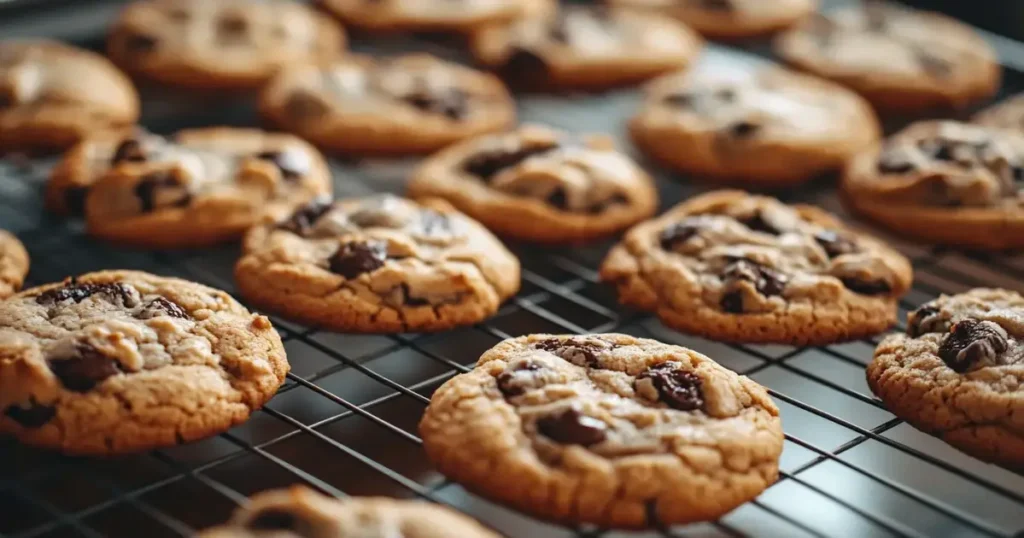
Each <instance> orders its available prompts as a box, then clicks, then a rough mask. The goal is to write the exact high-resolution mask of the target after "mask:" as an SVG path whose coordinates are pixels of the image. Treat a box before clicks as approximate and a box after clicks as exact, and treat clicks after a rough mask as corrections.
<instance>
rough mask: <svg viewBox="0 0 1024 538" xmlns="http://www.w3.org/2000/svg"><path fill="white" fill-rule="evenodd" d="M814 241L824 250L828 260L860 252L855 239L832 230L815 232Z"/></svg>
mask: <svg viewBox="0 0 1024 538" xmlns="http://www.w3.org/2000/svg"><path fill="white" fill-rule="evenodd" d="M814 240H815V241H817V242H818V244H819V245H821V248H823V249H825V253H826V254H828V257H829V258H835V257H838V256H842V255H843V254H853V253H854V252H857V251H859V250H860V248H859V247H858V246H857V241H856V240H855V239H853V238H852V237H848V236H846V235H843V234H840V233H838V232H834V231H832V230H822V231H820V232H815V233H814Z"/></svg>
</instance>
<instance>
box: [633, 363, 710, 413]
mask: <svg viewBox="0 0 1024 538" xmlns="http://www.w3.org/2000/svg"><path fill="white" fill-rule="evenodd" d="M640 379H650V380H651V383H653V384H654V388H655V389H657V391H658V399H659V401H661V402H662V403H664V404H666V405H668V406H669V407H672V408H674V409H679V410H681V411H695V410H698V409H701V408H703V407H704V395H703V393H702V392H701V379H700V377H698V376H697V375H696V374H693V373H690V372H687V371H686V370H684V369H683V365H682V364H680V363H678V362H675V361H669V362H663V363H661V364H658V365H655V366H652V367H650V368H648V369H647V370H646V371H645V372H643V373H641V374H640V375H638V376H637V380H640Z"/></svg>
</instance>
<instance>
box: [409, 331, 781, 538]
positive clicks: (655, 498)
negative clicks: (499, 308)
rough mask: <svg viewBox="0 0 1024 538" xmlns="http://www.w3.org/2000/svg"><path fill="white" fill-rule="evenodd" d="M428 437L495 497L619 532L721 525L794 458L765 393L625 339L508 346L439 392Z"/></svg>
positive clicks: (440, 461) (445, 469)
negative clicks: (783, 457)
mask: <svg viewBox="0 0 1024 538" xmlns="http://www.w3.org/2000/svg"><path fill="white" fill-rule="evenodd" d="M420 435H421V437H422V438H423V447H424V448H425V449H426V451H427V455H428V456H429V457H430V459H431V460H432V461H433V462H434V464H435V465H436V466H437V467H438V469H439V470H440V471H441V472H442V473H444V474H445V475H447V476H448V477H449V478H451V479H452V480H454V481H456V482H459V483H460V484H462V485H463V486H465V487H467V488H468V489H471V490H473V491H475V492H477V493H479V494H481V495H483V496H485V497H490V498H492V499H494V500H496V501H500V502H502V503H504V504H507V505H509V506H512V507H514V508H516V509H519V510H522V511H524V512H527V513H529V514H531V515H534V516H537V517H541V518H544V519H550V520H555V521H560V522H564V523H593V524H595V525H598V526H601V527H618V528H639V527H646V526H654V525H658V524H664V525H671V524H681V523H690V522H695V521H710V520H714V519H717V518H718V517H720V516H722V515H724V514H725V513H727V512H729V511H730V510H732V509H733V508H735V507H737V506H739V505H740V504H742V503H744V502H746V501H749V500H751V499H753V498H754V497H756V496H757V495H758V494H759V493H760V492H761V491H762V490H764V489H765V488H766V487H768V486H769V485H771V484H772V483H773V482H774V481H775V479H776V477H777V474H778V460H779V454H780V453H781V452H782V426H781V422H780V419H779V411H778V409H777V408H776V407H775V404H774V403H772V401H771V399H770V398H769V397H768V394H767V393H766V391H765V389H764V388H763V387H761V386H760V385H758V384H756V383H754V382H753V381H751V380H750V379H748V378H746V377H744V376H739V375H737V374H735V373H733V372H731V371H729V370H727V369H725V368H723V367H722V366H720V365H718V364H717V363H715V362H714V361H712V360H711V359H709V358H708V357H705V356H704V355H701V354H700V353H697V352H695V351H691V350H689V349H686V348H683V347H678V346H670V345H666V344H662V343H660V342H657V341H654V340H646V339H639V338H633V337H632V336H626V335H622V334H603V335H590V336H552V335H530V336H524V337H521V338H514V339H509V340H505V341H504V342H502V343H500V344H498V345H497V346H495V347H494V348H492V349H490V350H489V351H487V352H486V353H484V355H483V356H482V357H480V361H479V362H478V363H477V365H476V368H474V369H473V370H472V371H470V372H469V373H466V374H462V375H459V376H457V377H455V378H452V379H450V380H448V382H446V383H445V384H444V385H442V386H441V387H440V388H438V389H437V391H436V392H434V395H433V397H432V398H431V400H430V405H429V406H428V407H427V410H426V413H425V414H424V415H423V419H422V421H421V422H420Z"/></svg>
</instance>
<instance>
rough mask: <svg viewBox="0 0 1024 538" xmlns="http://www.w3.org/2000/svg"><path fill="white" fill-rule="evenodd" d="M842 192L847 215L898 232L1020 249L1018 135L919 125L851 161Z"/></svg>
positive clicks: (1023, 142) (1022, 191) (1023, 173)
mask: <svg viewBox="0 0 1024 538" xmlns="http://www.w3.org/2000/svg"><path fill="white" fill-rule="evenodd" d="M841 192H842V194H843V201H844V202H845V203H846V205H847V206H849V207H850V208H851V209H852V210H854V211H857V212H858V213H860V214H862V215H864V216H866V217H868V218H870V219H872V220H874V221H876V222H878V223H880V224H882V225H884V226H886V227H888V228H891V229H892V230H893V231H895V232H899V233H901V234H906V235H909V236H913V237H916V238H919V239H923V240H926V241H931V242H936V243H943V244H949V245H958V246H963V247H971V248H983V249H1006V248H1019V247H1024V134H1018V133H1017V132H1014V131H1005V130H1000V129H995V128H990V127H984V126H978V125H971V124H967V123H959V122H954V121H924V122H918V123H915V124H913V125H911V126H909V127H907V128H906V129H904V130H903V131H901V132H899V133H897V134H895V135H893V136H892V137H890V138H889V139H888V140H886V141H885V142H884V144H882V145H880V146H876V147H874V148H870V149H869V150H867V151H865V152H864V153H862V154H861V155H859V156H857V157H856V158H855V159H853V160H852V161H851V162H850V163H849V165H848V166H847V168H846V172H845V174H844V177H843V182H842V186H841Z"/></svg>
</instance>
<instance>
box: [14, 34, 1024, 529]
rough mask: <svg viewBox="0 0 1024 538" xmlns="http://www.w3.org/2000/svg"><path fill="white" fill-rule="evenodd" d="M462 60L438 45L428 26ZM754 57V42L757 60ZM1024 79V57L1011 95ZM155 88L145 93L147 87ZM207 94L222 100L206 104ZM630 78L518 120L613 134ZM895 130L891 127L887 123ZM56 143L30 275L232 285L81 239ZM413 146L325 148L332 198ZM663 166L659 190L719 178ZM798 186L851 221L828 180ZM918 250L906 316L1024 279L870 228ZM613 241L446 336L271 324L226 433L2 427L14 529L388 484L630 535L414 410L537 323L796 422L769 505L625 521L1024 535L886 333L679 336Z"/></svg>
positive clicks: (366, 187)
mask: <svg viewBox="0 0 1024 538" xmlns="http://www.w3.org/2000/svg"><path fill="white" fill-rule="evenodd" d="M415 48H418V49H423V48H427V49H430V50H432V51H434V52H437V53H441V54H444V55H447V56H450V55H451V53H450V51H449V50H447V49H446V48H445V47H444V46H443V45H439V44H437V43H435V42H418V43H416V44H415ZM747 52H753V53H754V56H751V55H748V54H747ZM758 54H762V55H763V51H759V50H757V49H750V50H748V51H746V52H741V51H737V50H734V49H722V48H712V49H711V50H710V51H709V53H708V54H707V55H705V58H704V61H703V64H702V66H698V68H715V67H716V66H719V65H721V64H722V63H737V62H738V63H740V64H742V63H745V62H752V61H753V62H756V61H758V60H757V59H756V56H757V55H758ZM1022 89H1024V74H1022V73H1021V72H1018V71H1009V72H1008V73H1007V77H1006V88H1004V92H1003V93H1004V94H1006V93H1013V92H1015V91H1018V90H1022ZM147 92H148V90H147ZM144 96H145V99H147V100H148V102H149V103H155V102H160V103H162V104H161V106H159V107H146V108H147V109H149V110H157V111H158V112H156V113H150V114H148V115H147V117H146V118H144V123H145V124H146V125H147V126H148V127H150V128H152V129H154V130H156V131H170V130H174V129H177V128H181V127H186V126H199V125H210V124H229V125H252V124H253V122H254V115H253V108H252V102H251V100H249V101H247V100H244V99H243V100H238V99H237V97H232V98H229V99H224V100H221V101H216V100H215V101H213V102H211V101H209V100H207V101H205V102H203V103H201V105H199V106H197V103H196V102H195V101H188V100H186V101H174V102H172V105H167V104H166V99H165V97H166V95H161V94H159V93H144ZM207 99H214V98H207ZM636 103H637V94H636V92H635V91H622V92H612V93H607V94H601V95H596V96H587V97H586V98H569V99H566V98H556V97H537V96H534V97H525V98H522V99H520V101H519V109H520V116H521V118H522V119H523V120H526V121H530V120H534V121H543V122H546V123H550V124H554V125H556V126H561V127H566V128H569V129H571V130H574V131H584V132H586V131H600V132H612V133H615V134H616V135H617V136H618V137H619V138H620V139H622V140H621V142H622V143H623V146H624V147H628V143H627V142H626V141H625V140H624V139H623V138H624V137H623V129H622V126H623V121H624V119H625V118H626V117H628V115H629V114H630V113H631V112H632V110H633V109H634V108H635V106H636ZM890 127H891V128H895V127H897V126H895V125H893V126H890ZM52 164H53V161H52V159H42V160H26V159H15V158H9V159H6V160H3V161H0V227H2V228H6V229H8V230H12V231H14V232H16V233H17V234H18V235H19V236H20V237H21V239H22V240H23V242H24V243H25V244H26V246H27V247H28V249H29V251H30V254H31V256H32V261H33V265H32V273H31V275H30V281H29V284H30V285H33V284H40V283H44V282H49V281H54V280H59V279H61V278H63V277H65V276H67V275H71V274H77V273H82V272H87V271H92V270H98V269H104V268H134V269H142V270H148V271H152V272H155V273H158V274H164V275H173V276H181V277H184V278H188V279H192V280H196V281H199V282H203V283H206V284H209V285H211V286H215V287H218V288H221V289H224V290H226V291H228V292H231V293H234V285H233V282H232V279H231V268H232V265H233V263H234V260H235V259H236V258H237V255H238V252H237V247H235V246H225V247H221V248H215V249H207V250H202V251H194V252H145V251H130V250H124V249H119V248H115V247H112V246H109V245H106V244H103V243H99V242H95V241H93V240H91V239H89V238H88V237H85V236H84V234H83V232H82V228H81V225H80V223H76V222H69V221H64V220H59V219H56V218H54V217H51V216H48V215H47V214H46V213H45V212H44V210H43V207H42V201H41V188H42V185H43V184H44V182H45V180H46V176H47V174H48V170H49V168H50V166H52ZM413 164H414V163H413V162H411V161H401V162H344V161H341V160H337V159H334V160H332V168H333V172H334V179H335V187H336V191H337V192H338V194H339V196H351V195H360V194H366V193H370V192H378V191H391V192H400V191H401V186H402V179H403V178H404V177H405V175H406V174H407V173H408V171H409V169H410V167H411V166H413ZM652 170H654V171H655V172H656V176H657V181H658V183H659V188H660V190H661V193H662V198H663V206H666V207H667V206H669V205H672V204H674V203H676V202H678V201H680V200H682V199H684V198H685V197H687V196H690V195H692V194H694V193H696V192H700V191H703V190H706V189H707V188H708V187H707V186H704V185H700V184H697V183H693V182H691V181H687V180H681V179H680V178H678V177H673V176H672V175H671V174H666V173H664V172H661V171H658V170H657V169H656V168H653V167H652ZM783 198H785V199H787V200H788V201H805V202H811V203H816V204H819V205H821V206H823V207H825V208H827V209H829V210H832V211H835V212H837V213H839V214H841V215H843V216H844V217H848V215H846V214H845V213H844V212H843V211H842V208H841V207H840V206H839V204H838V203H837V200H836V198H835V196H834V185H833V181H832V180H830V179H828V178H825V179H823V180H822V181H820V182H816V183H814V184H812V185H810V186H809V187H808V188H806V189H802V190H801V191H800V192H797V193H789V194H787V195H784V196H783ZM874 231H875V232H876V233H878V234H879V235H881V236H883V237H885V238H886V239H888V240H890V242H891V244H893V245H894V246H895V247H897V248H898V249H900V250H901V251H903V252H904V253H905V254H906V255H907V256H908V257H909V258H910V259H911V260H912V261H913V264H914V269H915V284H914V287H913V289H912V291H911V292H910V293H909V294H908V295H907V296H906V297H905V298H904V299H903V301H901V303H900V307H901V313H900V319H901V323H902V322H903V321H905V319H906V312H907V311H909V310H912V309H913V308H914V307H916V306H917V305H919V304H921V303H922V302H924V301H927V300H929V299H931V298H933V297H936V296H937V295H939V294H940V293H955V292H958V291H962V290H965V289H968V288H970V287H974V286H979V285H987V286H1003V287H1008V288H1012V289H1018V290H1020V289H1024V254H1016V255H1013V254H979V253H964V252H959V251H954V250H945V249H929V248H923V247H921V246H919V245H914V244H912V243H909V242H906V241H904V240H901V239H899V238H896V237H891V236H889V235H887V234H885V233H882V232H880V231H877V230H874ZM610 244H611V243H610V242H605V243H601V244H597V245H590V246H584V247H578V248H573V249H560V250H557V251H556V250H547V249H541V248H538V247H535V246H529V245H512V248H513V250H514V251H515V252H516V254H517V255H518V256H519V257H520V259H521V260H522V262H523V268H524V271H523V289H522V292H521V293H520V294H519V295H518V296H517V297H515V298H514V299H513V300H511V301H510V302H509V303H508V304H506V305H505V306H504V307H503V308H502V309H501V310H500V312H499V313H498V315H496V316H495V317H494V318H492V319H490V320H488V321H486V322H484V323H481V324H479V325H477V326H474V327H468V328H464V329H459V330H456V331H451V332H446V333H441V334H433V335H419V334H400V335H343V334H337V333H331V332H325V331H320V330H317V329H314V328H310V327H304V326H302V325H299V324H296V323H293V322H289V321H286V320H281V319H278V318H273V319H274V322H275V325H276V326H277V327H278V328H279V330H280V332H281V333H282V337H283V339H284V341H285V345H286V348H287V351H288V357H289V360H290V362H291V364H292V373H291V374H289V376H288V379H287V382H286V384H285V386H284V387H283V388H282V389H281V390H280V392H279V393H278V395H277V396H276V397H275V398H274V399H273V400H271V401H270V403H269V404H268V405H267V406H266V408H264V409H263V410H260V411H258V412H256V413H255V414H254V415H253V417H252V418H251V419H250V420H249V421H248V422H246V423H245V424H242V425H240V426H238V427H236V428H234V429H232V430H230V431H229V432H227V433H224V434H222V435H219V436H216V437H213V438H210V439H207V440H203V441H200V442H196V443H191V444H188V445H183V446H178V447H174V448H169V449H165V450H158V451H155V452H152V453H147V454H140V455H137V456H132V457H128V458H120V459H116V460H89V459H77V458H66V457H61V456H58V455H54V454H48V453H42V452H39V451H34V450H31V449H27V448H23V447H20V446H18V445H17V444H16V443H14V442H13V441H9V440H5V441H0V461H2V462H4V463H3V464H0V538H57V537H65V536H85V537H90V538H93V537H102V536H146V537H154V538H160V537H164V536H188V535H190V534H191V533H192V532H194V531H195V530H198V529H202V528H205V527H208V526H210V525H213V524H216V523H219V522H221V521H223V520H224V519H226V518H227V517H228V516H229V514H230V513H231V511H232V510H233V509H234V508H235V507H236V506H237V505H238V504H239V503H242V502H244V500H245V498H246V496H248V495H251V494H253V493H255V492H258V491H262V490H265V489H270V488H275V487H283V486H287V485H290V484H294V483H307V484H309V485H311V486H313V487H315V488H318V489H320V490H322V491H325V492H327V493H329V494H332V495H336V496H339V497H343V496H347V495H387V496H392V497H399V498H422V499H427V500H431V501H435V502H440V503H445V504H448V505H451V506H453V507H455V508H456V509H458V510H461V511H463V512H465V513H467V514H469V515H471V516H473V517H476V518H478V519H480V520H482V521H483V522H485V523H486V524H489V525H491V526H493V527H494V528H496V529H498V530H500V531H501V532H503V533H505V534H507V535H508V536H511V537H516V538H518V537H530V538H534V537H536V538H548V537H572V536H584V537H592V538H596V537H604V538H615V537H621V536H624V534H622V533H617V532H614V531H605V530H601V529H595V528H591V527H580V528H567V527H560V526H555V525H550V524H547V523H543V522H540V521H537V520H534V519H531V518H529V517H527V516H525V515H522V514H519V513H517V512H514V511H511V510H509V509H506V508H503V507H501V506H498V505H495V504H493V503H490V502H488V501H486V500H484V499H482V498H480V497H478V496H476V495H474V494H472V493H470V492H468V491H466V490H465V489H463V488H462V487H460V486H459V485H458V484H455V483H453V482H450V481H448V480H446V479H445V478H444V477H443V476H442V475H440V474H439V473H437V472H436V471H435V470H433V468H432V467H431V465H430V463H429V462H428V461H427V459H426V456H425V454H424V452H423V450H422V449H421V446H420V445H421V441H420V438H419V437H418V434H417V430H416V425H417V423H418V421H419V419H420V417H421V415H422V412H423V410H424V408H425V407H426V405H427V403H428V402H429V398H430V394H431V393H432V391H433V390H434V389H435V388H436V387H438V386H439V385H440V384H441V383H443V382H444V381H446V380H447V379H449V378H451V377H453V376H455V375H457V374H459V373H461V372H465V371H467V370H468V369H469V368H471V367H472V365H473V363H474V362H475V361H476V359H477V357H479V355H480V354H481V353H482V352H483V351H484V350H485V349H487V348H489V347H491V346H493V345H494V344H496V343H497V342H499V341H500V340H502V339H504V338H507V337H511V336H519V335H523V334H529V333H536V332H551V333H585V332H611V331H618V332H625V333H629V334H634V335H637V336H644V337H652V338H656V339H659V340H662V341H666V342H670V343H677V344H681V345H685V346H688V347H690V348H693V349H695V350H697V351H700V352H702V353H705V354H707V355H708V356H710V357H712V358H714V359H715V360H717V361H718V362H720V363H721V364H723V365H724V366H726V367H729V368H731V369H733V370H735V371H737V372H740V373H742V374H746V375H748V376H750V377H751V378H753V379H754V380H756V381H758V382H760V383H762V384H764V385H765V386H767V387H769V389H770V391H771V394H772V397H773V398H774V399H775V401H776V402H777V403H778V404H779V406H780V408H781V410H782V416H783V424H784V429H785V431H786V442H785V451H784V453H783V456H782V462H781V468H782V473H781V477H780V479H779V481H778V483H776V484H775V485H773V486H772V487H771V488H769V489H768V490H767V491H765V492H764V493H763V494H762V495H761V496H760V497H759V498H758V499H756V500H755V501H753V502H750V503H748V504H746V505H744V506H742V507H740V508H738V509H737V510H735V511H733V512H732V513H730V514H728V515H727V516H725V517H724V518H723V519H722V520H720V521H718V522H714V523H708V524H702V525H691V526H686V527H678V528H670V529H669V528H660V529H659V528H656V529H654V530H652V531H651V532H649V533H644V534H638V535H630V536H644V537H654V536H693V537H697V536H700V537H717V536H780V537H781V536H784V537H787V538H788V537H805V536H829V537H846V536H872V537H873V536H909V537H930V536H957V537H983V536H989V537H992V536H1016V537H1020V536H1024V476H1022V475H1019V474H1014V473H1011V472H1009V471H1006V470H1002V469H1000V468H997V467H994V466H991V465H987V464H984V463H982V462H980V461H977V460H974V459H972V458H970V457H967V456H965V455H964V454H962V453H959V452H958V451H956V450H954V449H952V448H950V447H948V446H947V445H945V444H943V443H942V442H941V441H938V440H936V439H933V438H931V437H929V436H928V435H926V434H923V433H921V432H919V431H917V430H915V429H913V428H911V427H910V426H909V425H907V424H905V423H904V422H903V421H901V420H899V419H896V418H895V417H894V416H893V415H892V414H890V413H889V412H887V411H886V410H885V408H884V406H883V405H882V404H881V403H880V402H879V401H878V400H876V399H875V398H874V397H873V396H872V395H871V393H870V391H869V390H868V388H867V385H866V382H865V381H864V373H863V369H864V365H865V364H867V362H868V361H870V359H871V355H872V351H873V348H874V345H875V343H877V341H878V338H875V339H870V340H864V341H855V342H849V343H844V344H839V345H832V346H828V347H820V348H800V347H790V346H778V345H760V346H756V345H730V344H723V343H717V342H711V341H708V340H703V339H700V338H695V337H690V336H687V335H683V334H680V333H677V332H675V331H672V330H670V329H667V328H665V327H663V326H662V325H661V324H660V323H659V322H658V321H657V320H655V319H653V318H652V317H651V316H649V315H646V314H642V313H637V312H631V311H627V310H624V309H623V308H622V307H621V306H619V305H618V304H617V301H616V300H615V297H614V293H613V291H612V290H611V289H609V288H608V287H606V286H604V285H602V284H600V283H599V282H598V281H597V275H596V271H595V268H596V267H597V265H598V263H599V262H600V260H601V258H602V256H603V254H604V252H605V251H606V250H607V248H608V247H609V245H610Z"/></svg>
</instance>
